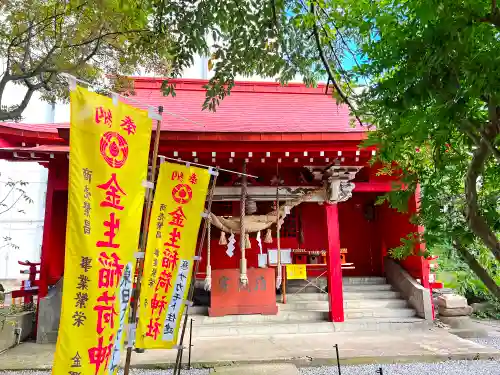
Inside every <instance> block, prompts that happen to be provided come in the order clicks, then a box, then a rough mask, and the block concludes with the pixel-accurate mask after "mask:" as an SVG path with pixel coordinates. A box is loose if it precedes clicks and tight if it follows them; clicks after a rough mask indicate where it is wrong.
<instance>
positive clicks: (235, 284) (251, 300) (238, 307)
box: [208, 268, 278, 316]
mask: <svg viewBox="0 0 500 375" xmlns="http://www.w3.org/2000/svg"><path fill="white" fill-rule="evenodd" d="M247 276H248V286H247V287H245V288H242V287H241V285H240V270H239V269H221V270H213V271H212V291H211V295H210V308H209V309H208V315H209V316H224V315H237V314H264V315H276V314H277V313H278V306H277V305H276V286H275V271H274V268H249V269H248V270H247Z"/></svg>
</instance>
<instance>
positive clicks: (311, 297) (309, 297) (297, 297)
mask: <svg viewBox="0 0 500 375" xmlns="http://www.w3.org/2000/svg"><path fill="white" fill-rule="evenodd" d="M278 300H279V301H281V296H279V297H278ZM286 300H287V302H295V301H298V302H300V301H328V294H326V293H297V294H287V296H286Z"/></svg>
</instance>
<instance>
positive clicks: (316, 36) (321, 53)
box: [311, 3, 363, 126]
mask: <svg viewBox="0 0 500 375" xmlns="http://www.w3.org/2000/svg"><path fill="white" fill-rule="evenodd" d="M311 13H312V14H313V15H314V16H316V12H315V8H314V4H313V3H311ZM313 33H314V39H315V40H316V46H317V48H318V52H319V57H320V58H321V61H322V63H323V66H324V67H325V70H326V73H327V74H328V78H329V79H330V80H331V81H332V84H333V86H334V87H335V90H336V91H337V93H338V94H339V96H340V97H341V99H342V101H343V102H344V103H345V104H347V106H348V107H349V109H350V110H351V112H352V113H353V114H354V117H356V120H357V121H358V122H359V124H360V125H361V126H363V121H361V118H359V116H358V115H357V114H356V109H355V108H354V106H353V105H352V103H351V102H350V101H349V99H348V98H347V96H346V95H345V94H344V93H343V92H342V90H341V88H340V86H339V84H338V83H337V81H336V80H335V77H334V75H333V72H332V69H331V67H330V64H329V63H328V60H327V59H326V56H325V53H324V51H323V47H322V46H321V39H320V37H319V32H318V25H317V24H316V19H315V20H314V23H313Z"/></svg>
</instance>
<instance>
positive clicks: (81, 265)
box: [52, 87, 152, 375]
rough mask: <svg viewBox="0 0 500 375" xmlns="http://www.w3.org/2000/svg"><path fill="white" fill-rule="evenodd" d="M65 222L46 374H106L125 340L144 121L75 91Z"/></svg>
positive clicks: (145, 146) (144, 154)
mask: <svg viewBox="0 0 500 375" xmlns="http://www.w3.org/2000/svg"><path fill="white" fill-rule="evenodd" d="M70 99H71V126H70V158H69V188H68V200H69V203H68V222H67V231H66V252H65V260H64V276H65V277H64V287H63V299H62V311H61V320H60V324H59V335H58V338H57V346H56V353H55V359H54V366H53V370H52V373H53V374H57V375H63V374H64V375H67V374H72V375H83V374H85V375H87V374H95V375H98V374H114V373H116V371H117V369H118V364H119V361H120V351H121V349H122V347H123V341H124V338H125V335H126V332H125V325H126V323H127V321H128V310H129V301H130V297H131V295H132V284H133V281H134V280H133V278H134V266H135V256H134V253H135V252H136V251H137V248H138V239H139V233H140V226H141V217H142V211H143V204H144V195H145V188H144V187H143V186H142V182H143V181H144V180H146V178H147V166H148V154H149V146H150V142H151V128H152V121H151V119H150V118H149V117H148V113H147V111H144V110H139V109H136V108H134V107H131V106H129V105H126V104H124V103H121V102H117V103H116V104H115V103H113V100H112V99H110V98H107V97H105V96H101V95H98V94H95V93H92V92H89V91H88V90H86V89H84V88H81V87H77V88H76V89H74V90H72V91H71V93H70Z"/></svg>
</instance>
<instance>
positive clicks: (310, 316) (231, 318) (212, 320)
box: [191, 310, 328, 326]
mask: <svg viewBox="0 0 500 375" xmlns="http://www.w3.org/2000/svg"><path fill="white" fill-rule="evenodd" d="M191 317H192V318H193V319H194V320H195V321H194V323H193V324H195V325H197V326H199V325H209V324H234V323H243V324H245V323H246V324H251V323H254V324H257V323H270V322H288V321H308V322H321V321H326V320H327V319H328V310H326V311H310V310H302V311H294V310H285V311H279V312H278V314H277V315H261V314H249V315H226V316H217V317H212V316H206V315H192V316H191Z"/></svg>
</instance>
